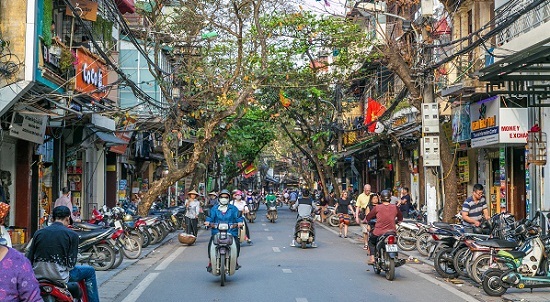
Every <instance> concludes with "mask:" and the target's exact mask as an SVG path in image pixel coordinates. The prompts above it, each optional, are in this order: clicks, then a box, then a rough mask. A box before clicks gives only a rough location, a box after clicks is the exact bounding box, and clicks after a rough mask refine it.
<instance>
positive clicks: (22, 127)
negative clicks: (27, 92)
mask: <svg viewBox="0 0 550 302" xmlns="http://www.w3.org/2000/svg"><path fill="white" fill-rule="evenodd" d="M47 123H48V116H44V115H29V114H21V113H18V112H14V113H13V117H12V120H11V129H10V135H11V136H13V137H17V138H20V139H23V140H26V141H30V142H33V143H37V144H43V143H44V133H46V125H47Z"/></svg>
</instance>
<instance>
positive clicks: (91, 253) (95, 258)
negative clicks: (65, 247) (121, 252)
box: [75, 228, 116, 271]
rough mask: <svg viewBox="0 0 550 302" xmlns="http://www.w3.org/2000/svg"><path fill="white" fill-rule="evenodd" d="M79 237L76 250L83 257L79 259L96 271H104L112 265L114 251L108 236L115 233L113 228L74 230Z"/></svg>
mask: <svg viewBox="0 0 550 302" xmlns="http://www.w3.org/2000/svg"><path fill="white" fill-rule="evenodd" d="M75 232H76V233H77V234H78V237H79V238H80V243H79V244H78V251H79V253H80V254H81V256H82V257H83V258H82V259H80V260H79V261H80V262H82V263H87V264H89V265H91V266H92V267H93V268H94V269H95V270H97V271H105V270H108V269H110V268H111V267H113V265H114V263H115V259H116V252H115V250H114V249H113V246H112V244H111V243H110V242H109V238H110V237H112V236H113V235H114V234H116V232H115V229H114V228H107V229H97V230H89V231H79V230H75Z"/></svg>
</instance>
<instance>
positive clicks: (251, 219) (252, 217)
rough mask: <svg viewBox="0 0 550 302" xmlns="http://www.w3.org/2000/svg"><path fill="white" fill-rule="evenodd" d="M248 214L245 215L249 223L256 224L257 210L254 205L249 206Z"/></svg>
mask: <svg viewBox="0 0 550 302" xmlns="http://www.w3.org/2000/svg"><path fill="white" fill-rule="evenodd" d="M246 206H247V207H248V212H247V213H245V214H244V216H245V217H246V219H247V220H248V222H250V223H254V220H256V210H255V207H254V204H247V205H246Z"/></svg>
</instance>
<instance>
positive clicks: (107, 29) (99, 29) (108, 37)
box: [92, 15, 113, 49]
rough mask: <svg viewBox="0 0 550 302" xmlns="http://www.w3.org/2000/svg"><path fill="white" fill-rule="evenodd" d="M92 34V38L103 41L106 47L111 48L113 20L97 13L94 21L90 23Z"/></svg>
mask: <svg viewBox="0 0 550 302" xmlns="http://www.w3.org/2000/svg"><path fill="white" fill-rule="evenodd" d="M92 34H93V36H94V40H96V41H104V42H105V43H106V45H107V49H111V47H112V46H113V22H111V21H109V20H106V19H103V18H102V17H101V16H100V15H97V19H96V21H95V22H93V24H92Z"/></svg>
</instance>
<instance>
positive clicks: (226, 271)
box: [209, 222, 237, 286]
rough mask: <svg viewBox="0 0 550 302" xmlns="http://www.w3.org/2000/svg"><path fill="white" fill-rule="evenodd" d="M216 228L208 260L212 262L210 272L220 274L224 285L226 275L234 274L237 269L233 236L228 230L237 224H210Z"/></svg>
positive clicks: (215, 274)
mask: <svg viewBox="0 0 550 302" xmlns="http://www.w3.org/2000/svg"><path fill="white" fill-rule="evenodd" d="M211 227H213V228H217V229H218V233H217V234H216V236H214V239H213V241H212V245H210V250H209V253H210V260H211V262H212V271H211V274H212V275H214V276H220V282H221V286H224V285H225V280H226V278H227V276H231V275H233V274H235V271H236V270H237V249H236V248H233V247H235V245H234V243H233V240H235V239H234V238H233V236H232V235H231V234H230V233H229V232H228V230H229V229H230V228H236V227H237V225H236V224H234V225H229V224H228V223H225V222H222V223H219V224H217V225H215V224H214V225H211Z"/></svg>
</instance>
